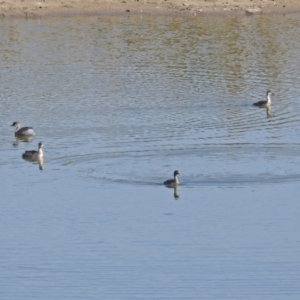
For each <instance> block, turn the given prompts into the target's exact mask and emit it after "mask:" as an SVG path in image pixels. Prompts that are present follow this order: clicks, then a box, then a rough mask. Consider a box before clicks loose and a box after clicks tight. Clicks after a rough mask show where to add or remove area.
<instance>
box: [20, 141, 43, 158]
mask: <svg viewBox="0 0 300 300" xmlns="http://www.w3.org/2000/svg"><path fill="white" fill-rule="evenodd" d="M42 148H43V143H42V142H39V149H38V151H36V150H29V151H25V152H24V153H23V154H22V157H23V158H24V159H27V160H33V161H34V160H39V159H42V158H43V157H44V153H43V149H42Z"/></svg>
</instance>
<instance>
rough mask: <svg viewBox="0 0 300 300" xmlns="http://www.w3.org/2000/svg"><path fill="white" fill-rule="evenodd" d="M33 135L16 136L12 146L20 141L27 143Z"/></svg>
mask: <svg viewBox="0 0 300 300" xmlns="http://www.w3.org/2000/svg"><path fill="white" fill-rule="evenodd" d="M33 138H34V137H33V136H28V137H16V139H15V140H14V142H13V146H14V147H18V146H19V144H20V142H24V143H29V142H31V141H32V140H33Z"/></svg>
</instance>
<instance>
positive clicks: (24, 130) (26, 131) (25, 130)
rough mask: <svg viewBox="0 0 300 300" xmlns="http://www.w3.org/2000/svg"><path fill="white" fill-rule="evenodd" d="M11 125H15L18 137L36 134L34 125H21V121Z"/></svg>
mask: <svg viewBox="0 0 300 300" xmlns="http://www.w3.org/2000/svg"><path fill="white" fill-rule="evenodd" d="M10 126H14V127H15V128H16V130H15V136H17V137H29V136H33V135H35V132H34V130H33V128H32V127H21V125H20V123H19V122H13V123H12V124H11V125H10Z"/></svg>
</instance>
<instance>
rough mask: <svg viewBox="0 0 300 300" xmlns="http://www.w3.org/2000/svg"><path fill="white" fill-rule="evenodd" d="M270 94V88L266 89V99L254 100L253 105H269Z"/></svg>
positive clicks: (264, 106)
mask: <svg viewBox="0 0 300 300" xmlns="http://www.w3.org/2000/svg"><path fill="white" fill-rule="evenodd" d="M271 94H272V92H271V91H270V90H268V91H267V100H262V101H258V102H255V103H253V105H254V106H257V107H263V108H266V107H268V106H271Z"/></svg>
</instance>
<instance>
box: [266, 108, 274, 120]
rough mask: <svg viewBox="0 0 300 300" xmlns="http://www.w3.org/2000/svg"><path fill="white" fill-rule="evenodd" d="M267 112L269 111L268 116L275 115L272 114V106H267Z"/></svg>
mask: <svg viewBox="0 0 300 300" xmlns="http://www.w3.org/2000/svg"><path fill="white" fill-rule="evenodd" d="M266 113H267V118H271V117H273V115H272V114H271V106H268V107H266Z"/></svg>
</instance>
